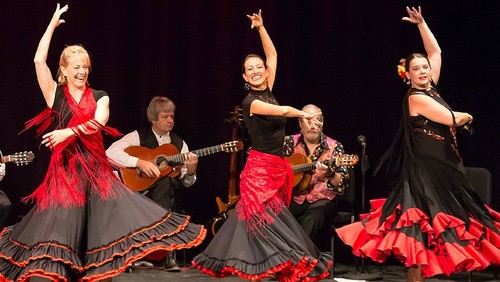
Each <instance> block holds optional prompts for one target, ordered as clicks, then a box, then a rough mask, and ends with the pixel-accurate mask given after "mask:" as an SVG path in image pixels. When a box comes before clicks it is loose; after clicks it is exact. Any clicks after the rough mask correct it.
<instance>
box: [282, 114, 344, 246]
mask: <svg viewBox="0 0 500 282" xmlns="http://www.w3.org/2000/svg"><path fill="white" fill-rule="evenodd" d="M302 111H304V112H306V113H309V114H313V115H315V117H316V119H317V120H318V121H320V123H319V124H318V123H312V122H309V121H308V120H305V119H302V118H301V119H299V125H300V134H295V135H290V136H286V137H285V155H287V156H290V155H292V154H294V153H295V154H297V153H298V154H301V155H303V156H306V157H308V158H309V159H310V160H311V161H313V162H315V161H323V160H330V159H331V158H332V156H336V155H341V154H344V147H343V146H342V144H341V143H340V142H338V141H337V140H334V139H332V138H330V137H328V136H326V135H325V134H323V120H324V119H323V113H322V112H321V109H320V108H318V107H317V106H315V105H312V104H309V105H306V106H304V107H303V108H302ZM348 179H349V175H348V172H347V169H346V168H334V167H331V166H330V167H328V166H326V165H324V164H323V163H321V162H318V163H317V164H316V170H314V172H313V174H312V177H311V181H310V182H309V184H308V185H306V187H305V188H303V189H301V191H297V187H295V191H294V192H295V194H294V196H293V200H292V201H291V203H290V207H289V209H290V212H291V213H292V214H293V216H294V217H295V218H296V219H297V221H298V222H299V223H300V225H301V226H302V228H303V229H304V231H305V232H306V233H307V234H308V235H309V237H310V238H311V239H312V240H314V238H315V237H316V235H317V234H318V233H319V231H320V230H321V228H322V227H323V225H324V222H325V219H326V218H327V217H329V216H330V215H332V214H334V212H335V211H336V210H337V209H338V205H339V204H338V201H337V196H338V195H337V194H338V193H339V192H340V193H341V191H343V189H345V188H347V185H348ZM297 186H298V185H297Z"/></svg>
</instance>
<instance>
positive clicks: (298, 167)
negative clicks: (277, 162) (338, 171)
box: [286, 153, 359, 193]
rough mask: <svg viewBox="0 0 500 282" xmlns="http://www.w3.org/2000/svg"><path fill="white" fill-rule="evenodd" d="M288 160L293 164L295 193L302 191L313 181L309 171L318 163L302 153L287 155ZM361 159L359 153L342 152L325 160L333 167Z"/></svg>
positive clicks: (325, 162) (324, 161) (347, 164)
mask: <svg viewBox="0 0 500 282" xmlns="http://www.w3.org/2000/svg"><path fill="white" fill-rule="evenodd" d="M286 160H287V161H288V162H289V163H290V165H292V169H293V188H294V190H295V193H298V192H302V191H304V190H305V189H307V187H308V186H309V182H311V174H310V173H309V172H311V171H313V170H315V169H316V163H318V161H315V162H312V161H311V160H310V159H309V158H308V157H306V156H304V155H301V154H297V153H296V154H292V155H291V156H289V157H286ZM358 161H359V158H358V156H357V155H349V154H342V155H337V156H333V157H332V159H331V160H323V161H319V162H322V163H323V164H324V165H327V166H333V167H352V166H354V165H356V164H357V163H358Z"/></svg>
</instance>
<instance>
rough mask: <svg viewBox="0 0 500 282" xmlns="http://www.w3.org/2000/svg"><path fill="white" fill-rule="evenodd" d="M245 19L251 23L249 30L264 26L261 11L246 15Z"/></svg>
mask: <svg viewBox="0 0 500 282" xmlns="http://www.w3.org/2000/svg"><path fill="white" fill-rule="evenodd" d="M247 18H249V19H250V20H251V21H252V25H251V26H250V28H254V27H257V28H258V27H261V26H263V25H264V20H262V10H261V9H259V13H258V14H256V13H253V14H252V15H247Z"/></svg>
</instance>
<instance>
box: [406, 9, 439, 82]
mask: <svg viewBox="0 0 500 282" xmlns="http://www.w3.org/2000/svg"><path fill="white" fill-rule="evenodd" d="M406 11H407V12H408V17H403V21H407V22H411V23H414V24H416V25H417V27H418V30H419V32H420V36H421V37H422V41H423V43H424V48H425V52H426V53H427V57H428V58H429V61H430V63H431V68H432V80H433V81H434V83H436V84H437V83H438V81H439V76H440V74H441V48H440V47H439V44H438V42H437V40H436V38H435V37H434V34H432V32H431V30H430V29H429V26H427V23H426V22H425V20H424V18H423V17H422V9H421V8H420V6H419V7H418V10H417V9H415V8H414V7H412V8H411V9H410V8H408V7H406Z"/></svg>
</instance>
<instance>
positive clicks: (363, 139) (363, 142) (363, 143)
mask: <svg viewBox="0 0 500 282" xmlns="http://www.w3.org/2000/svg"><path fill="white" fill-rule="evenodd" d="M358 142H359V144H361V146H363V147H366V137H365V136H364V135H359V136H358Z"/></svg>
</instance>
